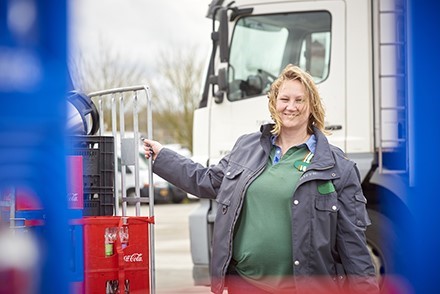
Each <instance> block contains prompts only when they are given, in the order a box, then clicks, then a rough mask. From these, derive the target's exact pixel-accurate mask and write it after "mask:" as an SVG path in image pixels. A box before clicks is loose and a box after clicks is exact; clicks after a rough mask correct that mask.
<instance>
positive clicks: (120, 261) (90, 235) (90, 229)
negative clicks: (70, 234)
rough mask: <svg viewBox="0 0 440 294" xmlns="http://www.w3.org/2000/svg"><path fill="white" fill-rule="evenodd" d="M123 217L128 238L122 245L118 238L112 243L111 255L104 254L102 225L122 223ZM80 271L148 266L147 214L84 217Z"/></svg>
mask: <svg viewBox="0 0 440 294" xmlns="http://www.w3.org/2000/svg"><path fill="white" fill-rule="evenodd" d="M124 218H125V219H126V226H127V227H128V233H129V239H128V244H127V246H126V247H125V248H122V244H121V242H120V239H119V238H116V240H115V242H114V244H113V255H111V256H106V254H105V238H104V234H105V229H106V228H112V227H117V228H119V227H121V226H123V221H124ZM82 223H83V224H84V272H85V273H89V272H94V271H108V270H114V269H120V268H122V269H125V270H127V269H138V270H143V269H147V270H148V269H149V234H148V231H149V230H148V226H149V224H151V223H153V221H152V218H150V217H120V216H97V217H84V218H83V219H82Z"/></svg>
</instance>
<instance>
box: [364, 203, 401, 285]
mask: <svg viewBox="0 0 440 294" xmlns="http://www.w3.org/2000/svg"><path fill="white" fill-rule="evenodd" d="M368 215H369V216H370V219H371V225H370V226H369V227H368V228H367V231H366V237H367V245H368V250H369V251H370V255H371V259H372V261H373V265H374V268H375V270H376V275H377V276H378V279H379V284H380V285H381V286H382V282H383V278H384V277H385V276H384V275H389V274H390V273H393V272H394V269H393V262H392V261H393V248H394V245H395V242H396V239H397V236H396V234H395V233H394V230H393V225H392V222H391V221H390V220H389V219H388V218H387V217H386V216H384V215H383V214H380V213H379V212H377V211H374V210H368Z"/></svg>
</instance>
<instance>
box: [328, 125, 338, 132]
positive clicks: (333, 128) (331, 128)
mask: <svg viewBox="0 0 440 294" xmlns="http://www.w3.org/2000/svg"><path fill="white" fill-rule="evenodd" d="M325 129H326V130H327V131H338V130H342V126H341V125H329V126H326V127H325Z"/></svg>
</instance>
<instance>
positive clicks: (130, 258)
mask: <svg viewBox="0 0 440 294" xmlns="http://www.w3.org/2000/svg"><path fill="white" fill-rule="evenodd" d="M124 261H125V262H142V261H144V260H143V258H142V253H133V254H129V255H124Z"/></svg>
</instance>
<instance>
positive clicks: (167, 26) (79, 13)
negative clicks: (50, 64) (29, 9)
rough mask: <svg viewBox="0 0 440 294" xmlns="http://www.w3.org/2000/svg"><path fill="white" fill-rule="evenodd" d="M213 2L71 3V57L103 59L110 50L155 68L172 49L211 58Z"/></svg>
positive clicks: (91, 0) (122, 0)
mask: <svg viewBox="0 0 440 294" xmlns="http://www.w3.org/2000/svg"><path fill="white" fill-rule="evenodd" d="M210 2H211V1H210V0H68V7H69V48H70V54H71V55H74V54H78V53H81V54H84V55H93V54H98V52H99V50H100V48H102V47H103V46H105V47H110V48H111V49H112V50H113V51H116V52H117V53H118V56H123V58H127V60H131V61H132V62H137V63H144V64H145V66H146V67H147V68H153V67H154V62H155V60H156V58H157V56H158V53H159V52H161V51H164V50H166V49H167V48H176V47H177V48H178V47H181V48H182V49H187V48H196V50H197V54H200V55H201V56H202V55H206V56H207V55H208V54H209V52H210V48H211V39H210V34H211V28H212V23H211V20H210V19H208V18H206V12H207V10H208V6H209V3H210Z"/></svg>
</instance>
